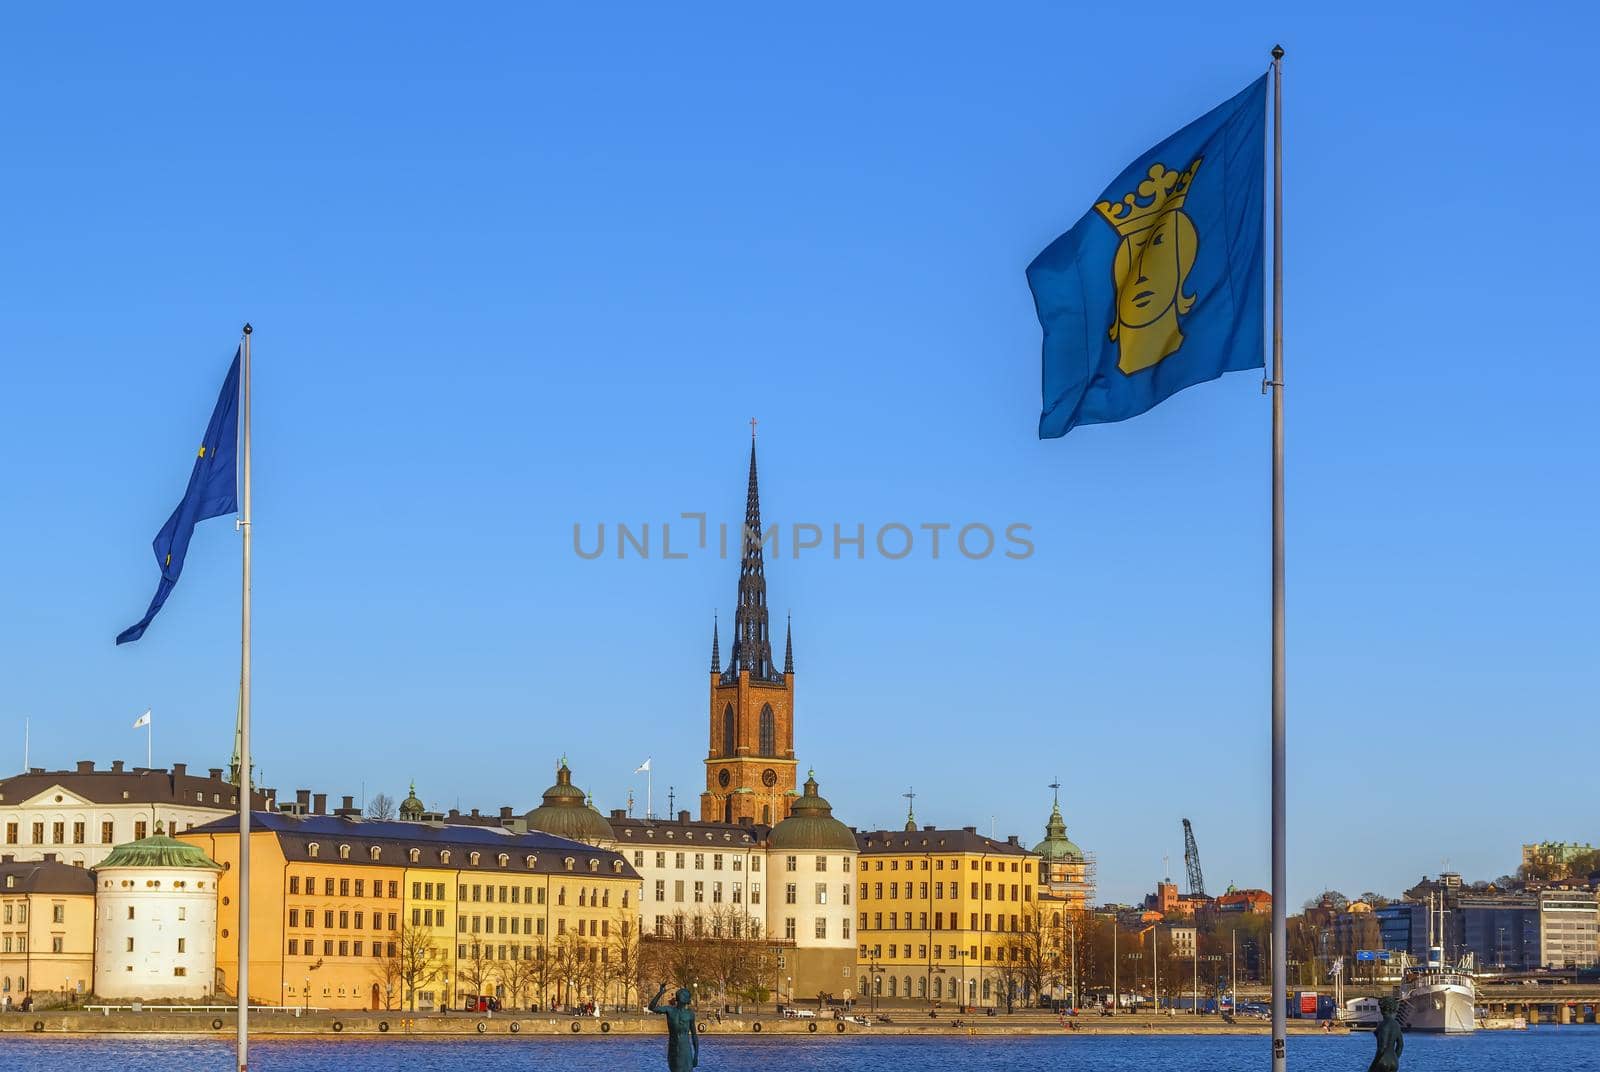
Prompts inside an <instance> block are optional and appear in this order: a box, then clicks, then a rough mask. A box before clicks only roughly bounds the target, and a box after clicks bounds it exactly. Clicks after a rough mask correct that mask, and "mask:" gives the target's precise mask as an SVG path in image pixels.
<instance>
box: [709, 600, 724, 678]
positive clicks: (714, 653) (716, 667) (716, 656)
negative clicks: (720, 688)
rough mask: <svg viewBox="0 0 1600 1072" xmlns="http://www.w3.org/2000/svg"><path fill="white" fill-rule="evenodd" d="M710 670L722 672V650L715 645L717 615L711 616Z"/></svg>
mask: <svg viewBox="0 0 1600 1072" xmlns="http://www.w3.org/2000/svg"><path fill="white" fill-rule="evenodd" d="M711 672H712V673H713V674H720V673H722V652H721V650H720V649H719V648H718V647H717V616H716V615H715V614H713V615H712V616H711Z"/></svg>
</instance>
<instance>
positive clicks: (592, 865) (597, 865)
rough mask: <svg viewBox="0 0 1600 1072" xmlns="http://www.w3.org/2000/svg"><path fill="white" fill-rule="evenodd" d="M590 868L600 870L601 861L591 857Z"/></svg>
mask: <svg viewBox="0 0 1600 1072" xmlns="http://www.w3.org/2000/svg"><path fill="white" fill-rule="evenodd" d="M589 870H590V871H598V870H600V861H599V860H596V859H595V858H594V857H592V856H591V857H590V858H589Z"/></svg>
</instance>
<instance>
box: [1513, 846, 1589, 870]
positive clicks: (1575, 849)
mask: <svg viewBox="0 0 1600 1072" xmlns="http://www.w3.org/2000/svg"><path fill="white" fill-rule="evenodd" d="M1594 851H1595V847H1594V846H1593V845H1590V844H1589V843H1588V842H1578V841H1538V842H1533V843H1531V844H1527V845H1524V846H1522V866H1523V867H1527V866H1529V865H1530V864H1536V863H1539V862H1541V861H1544V862H1550V863H1556V864H1560V865H1562V866H1566V865H1568V864H1571V863H1572V862H1573V861H1574V860H1576V859H1578V857H1580V856H1587V855H1589V854H1590V853H1593V852H1594Z"/></svg>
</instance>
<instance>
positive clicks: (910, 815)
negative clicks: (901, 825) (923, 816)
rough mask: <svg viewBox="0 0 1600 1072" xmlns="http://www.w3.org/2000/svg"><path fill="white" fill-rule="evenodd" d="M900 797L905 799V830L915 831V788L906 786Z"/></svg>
mask: <svg viewBox="0 0 1600 1072" xmlns="http://www.w3.org/2000/svg"><path fill="white" fill-rule="evenodd" d="M900 795H901V796H903V797H905V798H906V829H907V830H915V829H916V828H917V810H916V805H917V791H916V789H915V787H912V786H907V787H906V791H905V792H904V793H901V794H900Z"/></svg>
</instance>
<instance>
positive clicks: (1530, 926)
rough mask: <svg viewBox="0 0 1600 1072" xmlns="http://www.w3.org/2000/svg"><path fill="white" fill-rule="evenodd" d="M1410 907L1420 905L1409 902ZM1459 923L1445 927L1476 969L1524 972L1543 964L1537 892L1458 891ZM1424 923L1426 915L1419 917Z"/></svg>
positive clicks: (1420, 924)
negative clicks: (1450, 931)
mask: <svg viewBox="0 0 1600 1072" xmlns="http://www.w3.org/2000/svg"><path fill="white" fill-rule="evenodd" d="M1411 907H1412V908H1421V907H1422V906H1420V905H1413V906H1411ZM1454 912H1455V914H1456V915H1457V916H1458V918H1459V922H1458V923H1457V924H1456V926H1455V927H1453V928H1452V927H1450V926H1449V920H1450V914H1449V913H1448V912H1447V915H1446V929H1447V930H1455V931H1456V932H1457V934H1456V935H1455V936H1453V937H1455V938H1456V940H1457V941H1459V943H1460V946H1461V948H1462V949H1463V950H1464V951H1466V952H1470V953H1472V954H1473V957H1474V959H1475V960H1476V961H1477V963H1478V967H1479V969H1480V970H1486V971H1526V970H1528V969H1532V968H1537V967H1539V966H1541V965H1542V964H1543V963H1544V951H1543V949H1542V948H1541V944H1540V928H1539V895H1538V894H1537V893H1528V892H1524V891H1517V892H1509V893H1500V892H1494V893H1475V892H1468V893H1464V894H1462V896H1461V897H1460V899H1459V900H1458V901H1457V902H1456V905H1455V909H1454ZM1419 918H1420V919H1421V921H1422V922H1421V923H1419V924H1418V925H1419V926H1423V925H1425V924H1426V916H1422V917H1419Z"/></svg>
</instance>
